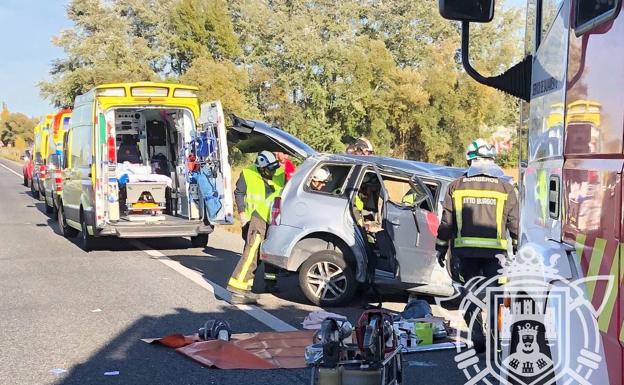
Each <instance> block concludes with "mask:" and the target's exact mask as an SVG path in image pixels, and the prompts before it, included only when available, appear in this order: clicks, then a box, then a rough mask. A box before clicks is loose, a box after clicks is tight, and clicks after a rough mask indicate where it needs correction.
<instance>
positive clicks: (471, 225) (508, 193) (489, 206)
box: [436, 139, 519, 351]
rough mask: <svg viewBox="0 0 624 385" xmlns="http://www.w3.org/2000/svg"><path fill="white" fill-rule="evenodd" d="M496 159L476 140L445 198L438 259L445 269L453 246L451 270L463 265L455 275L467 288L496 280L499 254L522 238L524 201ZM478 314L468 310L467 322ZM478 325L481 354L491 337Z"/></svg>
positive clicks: (476, 343) (490, 148)
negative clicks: (477, 280)
mask: <svg viewBox="0 0 624 385" xmlns="http://www.w3.org/2000/svg"><path fill="white" fill-rule="evenodd" d="M495 159H496V149H495V148H494V147H493V146H492V145H490V144H489V143H488V142H486V141H485V140H483V139H476V140H474V141H472V142H470V143H469V144H468V147H467V149H466V161H467V162H468V166H469V167H468V170H466V172H465V173H464V175H462V176H461V177H459V178H458V179H456V180H455V181H453V182H451V184H450V185H449V187H448V190H447V192H446V195H445V197H444V203H443V212H442V218H441V221H440V227H439V228H438V239H437V241H436V250H437V252H438V261H439V263H440V265H441V266H442V267H444V264H445V262H446V257H447V253H448V249H449V247H450V250H451V253H450V257H451V261H452V263H451V266H453V267H457V268H456V270H457V271H452V275H453V277H454V279H457V280H459V281H461V283H464V284H465V283H466V282H468V281H469V280H470V279H471V278H473V277H477V276H483V277H486V278H491V277H494V276H496V275H497V274H498V269H500V268H501V266H500V263H499V260H498V258H496V256H497V255H506V254H507V250H508V248H510V246H511V248H512V249H513V250H514V251H515V248H516V244H517V240H518V226H519V223H518V222H519V220H518V218H519V205H518V198H517V196H516V192H515V190H514V187H513V186H512V185H511V183H509V182H508V181H507V180H506V179H505V178H504V173H503V170H501V168H500V167H499V166H498V165H497V164H496V163H495ZM508 238H510V239H511V242H512V244H511V245H508ZM452 270H453V269H452ZM475 312H477V309H476V308H469V309H468V310H467V311H466V313H465V314H464V318H465V319H466V322H469V321H470V320H471V319H472V315H473V314H474V313H475ZM477 317H479V318H478V319H480V317H481V315H480V314H478V315H477ZM478 324H479V322H476V323H475V327H474V328H473V330H472V336H473V342H474V346H475V349H477V351H480V350H482V349H484V348H485V336H484V335H483V331H482V329H481V328H480V326H479V325H478ZM489 324H490V325H493V323H492V322H490V323H489Z"/></svg>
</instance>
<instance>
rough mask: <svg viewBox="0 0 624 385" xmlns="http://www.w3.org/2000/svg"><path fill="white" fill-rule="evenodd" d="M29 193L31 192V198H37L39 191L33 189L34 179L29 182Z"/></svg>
mask: <svg viewBox="0 0 624 385" xmlns="http://www.w3.org/2000/svg"><path fill="white" fill-rule="evenodd" d="M30 193H31V194H32V196H33V198H35V199H39V191H37V190H35V181H34V180H33V181H31V182H30Z"/></svg>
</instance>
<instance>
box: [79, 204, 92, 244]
mask: <svg viewBox="0 0 624 385" xmlns="http://www.w3.org/2000/svg"><path fill="white" fill-rule="evenodd" d="M80 228H81V231H80V247H81V248H82V249H83V250H84V251H86V252H89V251H91V250H93V246H94V243H95V237H94V236H93V235H91V234H89V231H88V230H87V220H86V218H85V216H84V214H83V213H82V212H81V213H80Z"/></svg>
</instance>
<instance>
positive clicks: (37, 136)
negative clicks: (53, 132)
mask: <svg viewBox="0 0 624 385" xmlns="http://www.w3.org/2000/svg"><path fill="white" fill-rule="evenodd" d="M53 119H54V115H53V114H47V115H45V116H44V117H43V118H42V119H41V121H40V122H39V124H37V125H36V126H35V129H34V143H33V154H32V156H33V171H32V181H31V183H30V191H31V193H32V196H33V197H34V198H35V199H43V194H44V193H43V191H44V187H43V181H44V180H45V178H46V171H47V168H46V163H47V160H48V135H49V133H50V126H51V124H52V120H53Z"/></svg>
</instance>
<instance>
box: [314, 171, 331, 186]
mask: <svg viewBox="0 0 624 385" xmlns="http://www.w3.org/2000/svg"><path fill="white" fill-rule="evenodd" d="M330 180H331V174H330V173H329V171H327V169H326V168H325V167H319V168H317V169H316V170H314V172H313V173H312V178H310V188H311V189H312V190H314V191H321V190H323V188H325V186H326V185H327V183H328V182H329V181H330Z"/></svg>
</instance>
